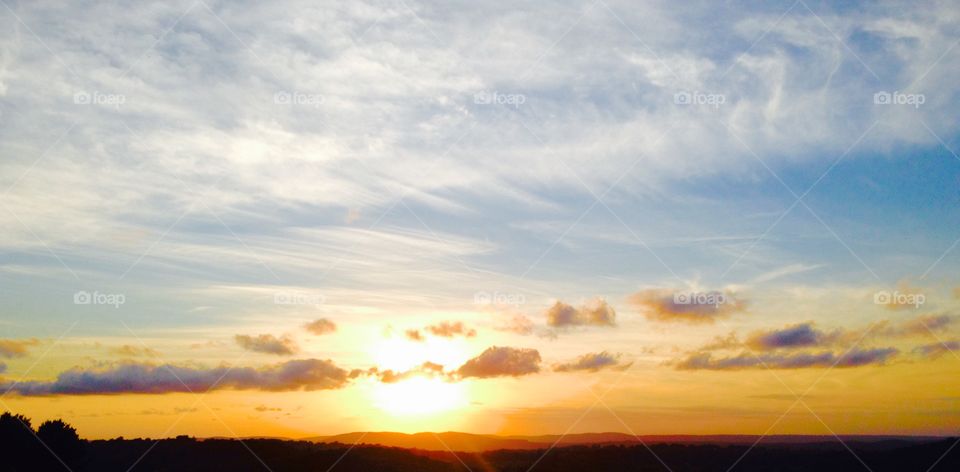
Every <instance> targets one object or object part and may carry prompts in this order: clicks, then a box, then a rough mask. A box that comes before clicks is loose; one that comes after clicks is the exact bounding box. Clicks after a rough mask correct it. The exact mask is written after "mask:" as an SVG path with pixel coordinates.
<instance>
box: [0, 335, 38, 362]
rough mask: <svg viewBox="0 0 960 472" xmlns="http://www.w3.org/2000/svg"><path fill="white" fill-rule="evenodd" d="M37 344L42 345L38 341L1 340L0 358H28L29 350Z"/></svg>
mask: <svg viewBox="0 0 960 472" xmlns="http://www.w3.org/2000/svg"><path fill="white" fill-rule="evenodd" d="M37 344H40V340H38V339H0V358H6V359H12V358H14V357H23V356H26V355H27V352H28V351H29V348H30V347H31V346H36V345H37Z"/></svg>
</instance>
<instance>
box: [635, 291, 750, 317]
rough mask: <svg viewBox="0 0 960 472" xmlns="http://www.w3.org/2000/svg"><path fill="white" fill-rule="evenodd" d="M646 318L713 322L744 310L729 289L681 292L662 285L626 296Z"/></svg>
mask: <svg viewBox="0 0 960 472" xmlns="http://www.w3.org/2000/svg"><path fill="white" fill-rule="evenodd" d="M627 301H628V302H629V303H630V304H631V305H633V306H634V307H635V308H637V309H638V310H639V311H640V312H641V313H643V315H644V316H646V317H647V319H648V320H651V321H664V322H683V323H691V324H699V323H706V324H709V323H713V322H714V321H715V320H716V319H717V318H721V317H727V316H730V315H732V314H734V313H740V312H743V311H744V310H746V306H747V303H746V301H744V300H739V299H737V297H736V296H735V295H734V294H733V293H730V292H719V291H712V292H681V291H673V290H666V289H647V290H641V291H639V292H636V293H634V294H633V295H630V296H629V297H627Z"/></svg>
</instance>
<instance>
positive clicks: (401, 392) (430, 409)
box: [374, 377, 467, 416]
mask: <svg viewBox="0 0 960 472" xmlns="http://www.w3.org/2000/svg"><path fill="white" fill-rule="evenodd" d="M374 396H375V404H376V406H377V407H378V408H380V409H381V410H384V411H386V412H387V413H390V414H392V415H398V416H401V415H422V414H429V413H439V412H444V411H449V410H453V409H455V408H461V407H464V406H466V405H467V396H466V395H465V393H464V389H463V385H462V384H459V383H451V382H445V381H443V380H441V379H431V378H426V377H413V378H410V379H407V380H403V381H401V382H397V383H393V384H380V385H378V386H377V388H376V390H375V391H374Z"/></svg>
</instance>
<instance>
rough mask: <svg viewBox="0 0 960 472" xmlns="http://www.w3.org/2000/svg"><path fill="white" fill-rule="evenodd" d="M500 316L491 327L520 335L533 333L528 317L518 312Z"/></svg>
mask: <svg viewBox="0 0 960 472" xmlns="http://www.w3.org/2000/svg"><path fill="white" fill-rule="evenodd" d="M502 318H503V319H501V320H500V321H499V324H497V326H495V327H494V328H493V329H495V330H497V331H504V332H508V333H515V334H519V335H522V336H528V335H530V334H533V330H534V325H533V321H532V320H530V318H528V317H526V316H524V315H522V314H519V313H513V314H507V315H504V316H503V317H502Z"/></svg>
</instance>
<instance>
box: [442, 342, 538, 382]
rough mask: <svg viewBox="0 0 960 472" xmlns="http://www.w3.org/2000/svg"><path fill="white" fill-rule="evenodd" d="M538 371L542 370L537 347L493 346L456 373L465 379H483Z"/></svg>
mask: <svg viewBox="0 0 960 472" xmlns="http://www.w3.org/2000/svg"><path fill="white" fill-rule="evenodd" d="M537 372H540V353H539V352H537V350H536V349H523V348H513V347H497V346H493V347H490V348H487V350H485V351H483V353H481V354H480V355H479V356H477V357H474V358H473V359H470V360H468V361H467V362H466V363H464V364H463V365H462V366H460V368H459V369H457V371H456V374H457V376H459V377H460V378H464V379H465V378H471V377H475V378H481V379H482V378H489V377H519V376H521V375H528V374H535V373H537Z"/></svg>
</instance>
